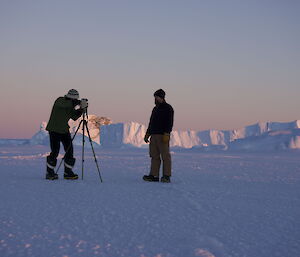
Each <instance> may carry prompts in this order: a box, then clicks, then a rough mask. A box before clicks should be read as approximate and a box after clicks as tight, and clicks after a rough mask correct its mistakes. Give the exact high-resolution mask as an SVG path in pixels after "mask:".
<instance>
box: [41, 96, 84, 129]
mask: <svg viewBox="0 0 300 257" xmlns="http://www.w3.org/2000/svg"><path fill="white" fill-rule="evenodd" d="M75 101H76V100H75ZM75 101H74V100H72V99H68V98H66V97H59V98H57V99H56V101H55V103H54V105H53V108H52V112H51V115H50V119H49V122H48V124H47V127H46V130H47V131H49V132H56V133H61V134H65V133H69V128H70V126H69V124H68V121H69V120H70V119H72V120H77V119H78V118H79V117H80V116H81V114H82V110H81V109H79V110H75V106H76V105H77V104H78V102H75ZM77 101H78V100H77Z"/></svg>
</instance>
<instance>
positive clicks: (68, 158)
mask: <svg viewBox="0 0 300 257" xmlns="http://www.w3.org/2000/svg"><path fill="white" fill-rule="evenodd" d="M49 137H50V148H51V153H50V154H49V155H48V156H47V170H49V169H50V170H53V169H54V168H55V166H56V163H57V156H58V154H59V149H60V143H62V144H63V146H64V149H65V151H66V154H65V159H64V161H65V167H67V168H70V169H72V167H73V166H74V164H75V158H74V157H73V152H74V150H73V143H72V138H71V134H70V133H66V134H60V133H56V132H49Z"/></svg>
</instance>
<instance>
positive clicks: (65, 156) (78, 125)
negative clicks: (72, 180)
mask: <svg viewBox="0 0 300 257" xmlns="http://www.w3.org/2000/svg"><path fill="white" fill-rule="evenodd" d="M82 122H83V120H81V121H80V123H79V125H78V128H77V129H76V131H75V134H74V136H73V137H72V139H71V144H70V145H69V147H68V149H67V150H66V152H65V155H64V157H63V158H62V159H61V161H60V163H59V165H58V168H57V170H56V172H55V173H56V174H57V173H58V171H59V169H60V166H61V164H62V162H63V160H64V159H65V158H66V154H67V153H68V152H69V151H70V149H71V147H72V143H73V140H74V138H75V136H76V134H77V132H78V130H79V128H80V126H81V123H82Z"/></svg>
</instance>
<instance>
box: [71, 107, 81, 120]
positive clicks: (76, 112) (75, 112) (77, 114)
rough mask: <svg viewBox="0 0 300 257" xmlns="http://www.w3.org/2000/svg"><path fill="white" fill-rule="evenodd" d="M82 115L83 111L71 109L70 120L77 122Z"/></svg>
mask: <svg viewBox="0 0 300 257" xmlns="http://www.w3.org/2000/svg"><path fill="white" fill-rule="evenodd" d="M82 113H83V109H78V110H75V109H73V110H72V112H71V119H72V120H74V121H75V120H78V119H79V117H80V116H81V115H82Z"/></svg>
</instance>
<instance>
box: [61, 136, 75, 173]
mask: <svg viewBox="0 0 300 257" xmlns="http://www.w3.org/2000/svg"><path fill="white" fill-rule="evenodd" d="M61 141H62V144H63V146H64V149H65V151H66V154H65V159H64V161H65V172H64V178H65V179H78V175H77V174H75V173H74V172H73V170H72V169H73V167H74V165H75V161H76V159H75V158H74V156H73V154H74V149H73V142H72V138H71V134H70V133H67V134H64V135H63V136H62V140H61Z"/></svg>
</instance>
